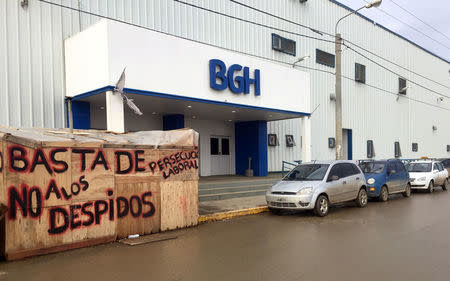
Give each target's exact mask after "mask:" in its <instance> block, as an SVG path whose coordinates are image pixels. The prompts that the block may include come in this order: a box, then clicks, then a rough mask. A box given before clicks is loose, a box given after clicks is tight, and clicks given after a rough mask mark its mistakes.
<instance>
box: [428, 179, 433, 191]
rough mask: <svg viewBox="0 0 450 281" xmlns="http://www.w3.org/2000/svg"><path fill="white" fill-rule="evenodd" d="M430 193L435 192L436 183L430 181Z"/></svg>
mask: <svg viewBox="0 0 450 281" xmlns="http://www.w3.org/2000/svg"><path fill="white" fill-rule="evenodd" d="M427 191H428V193H432V192H433V191H434V182H433V181H430V183H429V184H428V189H427Z"/></svg>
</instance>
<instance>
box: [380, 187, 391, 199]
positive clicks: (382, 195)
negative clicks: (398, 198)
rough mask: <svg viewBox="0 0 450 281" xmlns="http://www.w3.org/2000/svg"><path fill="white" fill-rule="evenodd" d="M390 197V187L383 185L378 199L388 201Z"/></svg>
mask: <svg viewBox="0 0 450 281" xmlns="http://www.w3.org/2000/svg"><path fill="white" fill-rule="evenodd" d="M388 197H389V193H388V189H387V187H386V186H385V185H383V186H382V187H381V190H380V195H379V196H378V200H380V201H381V202H386V201H387V200H388Z"/></svg>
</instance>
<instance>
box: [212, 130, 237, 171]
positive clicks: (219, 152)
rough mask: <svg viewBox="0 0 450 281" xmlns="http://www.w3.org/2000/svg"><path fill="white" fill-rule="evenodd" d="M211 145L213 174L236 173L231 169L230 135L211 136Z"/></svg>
mask: <svg viewBox="0 0 450 281" xmlns="http://www.w3.org/2000/svg"><path fill="white" fill-rule="evenodd" d="M210 147H211V150H210V155H211V175H230V174H234V171H231V155H230V154H231V153H230V137H228V136H211V138H210Z"/></svg>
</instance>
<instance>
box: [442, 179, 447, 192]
mask: <svg viewBox="0 0 450 281" xmlns="http://www.w3.org/2000/svg"><path fill="white" fill-rule="evenodd" d="M447 185H448V179H445V181H444V183H443V184H442V190H447Z"/></svg>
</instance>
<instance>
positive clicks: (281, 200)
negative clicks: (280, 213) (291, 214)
mask: <svg viewBox="0 0 450 281" xmlns="http://www.w3.org/2000/svg"><path fill="white" fill-rule="evenodd" d="M277 201H278V202H284V201H286V198H278V199H277Z"/></svg>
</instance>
